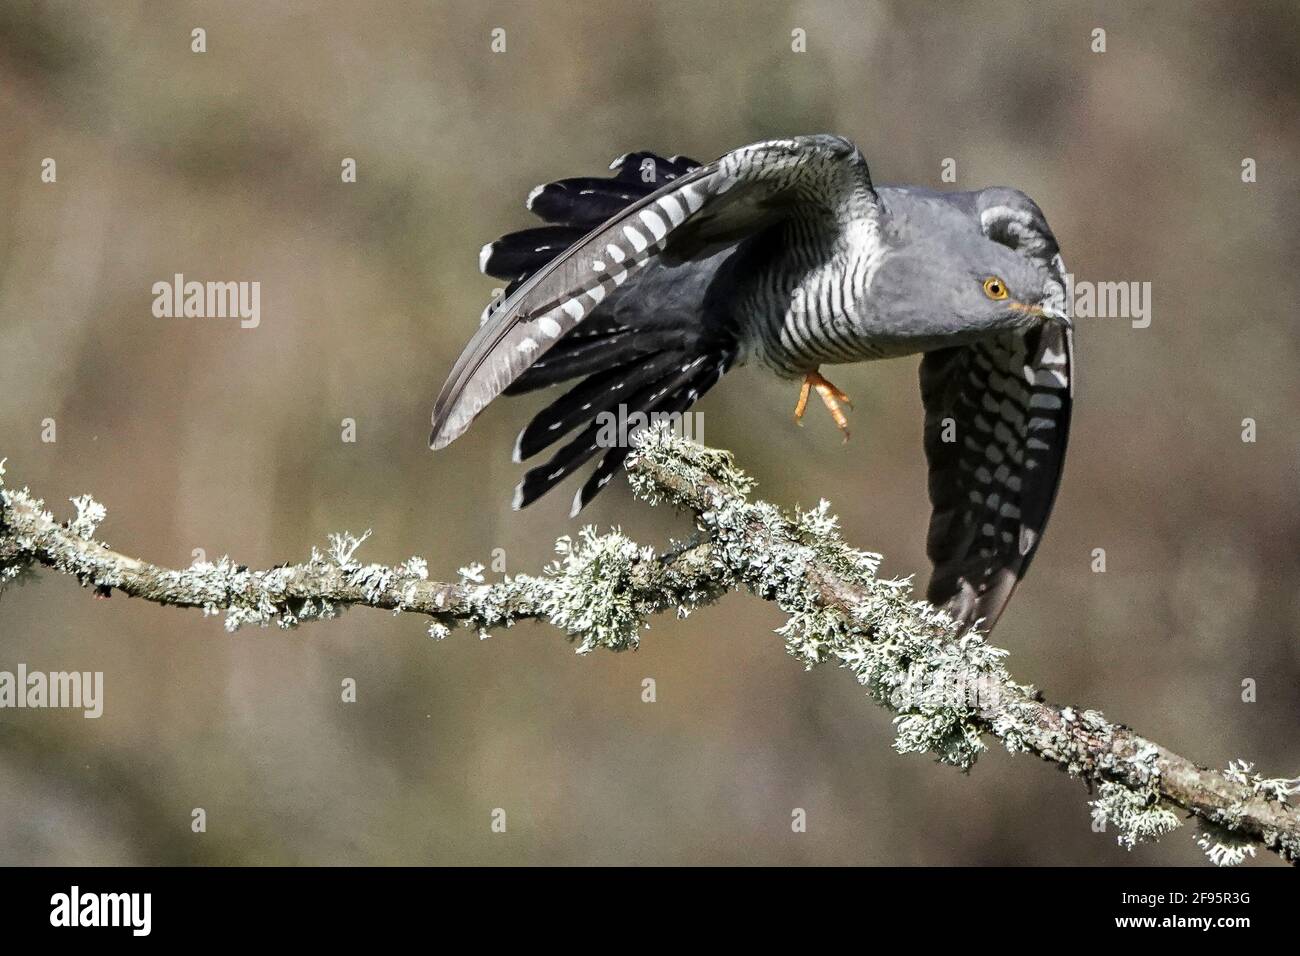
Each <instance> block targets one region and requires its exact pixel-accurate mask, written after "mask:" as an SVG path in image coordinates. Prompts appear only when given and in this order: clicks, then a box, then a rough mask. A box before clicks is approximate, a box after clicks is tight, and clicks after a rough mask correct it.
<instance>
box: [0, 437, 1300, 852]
mask: <svg viewBox="0 0 1300 956" xmlns="http://www.w3.org/2000/svg"><path fill="white" fill-rule="evenodd" d="M628 472H629V475H630V477H631V480H632V486H633V489H634V491H635V492H636V493H637V495H638V496H640V497H641V498H643V499H645V500H647V501H649V502H651V503H652V504H654V503H660V502H665V503H669V504H672V505H674V506H675V507H678V508H681V509H684V510H687V511H689V512H691V513H692V514H693V515H694V517H695V524H696V527H697V534H696V535H695V537H694V538H693V539H692V540H691V541H690V542H688V543H685V544H682V545H679V546H676V547H674V548H673V549H671V550H669V551H668V552H666V553H664V554H656V553H655V552H654V551H653V550H652V549H650V548H644V547H641V546H638V545H637V544H635V543H634V542H632V541H630V540H629V539H628V538H626V537H625V536H624V535H622V534H621V533H620V532H618V531H612V532H609V533H607V534H604V535H597V534H596V533H595V532H594V531H592V530H591V529H584V531H583V532H582V534H581V535H580V536H579V539H578V540H577V541H573V540H571V539H569V538H562V539H560V541H559V542H557V546H556V549H557V552H558V555H559V557H558V559H557V561H556V562H554V563H553V564H552V565H551V566H549V567H548V568H547V569H546V570H545V572H544V573H543V574H542V575H540V576H529V575H518V576H515V577H513V578H506V579H504V580H502V581H499V582H496V583H492V584H488V583H485V582H484V581H483V576H482V571H483V568H482V566H481V565H471V566H469V567H467V568H462V569H461V580H459V581H457V582H454V583H440V582H434V581H429V580H428V579H427V570H426V565H425V562H424V561H423V560H422V559H420V558H411V559H409V560H408V561H406V562H404V563H402V564H400V565H396V566H392V567H389V566H384V565H378V564H367V565H363V564H361V563H360V562H358V561H357V560H356V559H355V557H354V553H355V551H356V549H357V548H358V547H359V545H360V544H361V543H362V541H364V540H365V537H366V536H365V535H362V536H361V537H355V536H353V535H348V534H341V535H334V536H332V537H331V540H330V545H329V547H328V548H327V550H326V553H324V554H322V553H320V552H319V551H316V550H315V549H313V552H312V554H311V556H310V558H309V559H308V560H307V561H306V562H304V563H302V564H298V565H287V566H283V567H278V568H271V569H268V570H264V571H253V570H249V569H247V568H244V567H242V566H240V565H237V564H235V563H233V562H231V561H230V560H229V559H227V558H223V559H222V560H220V561H218V562H215V563H211V562H203V563H197V564H195V565H193V566H191V567H190V568H186V569H180V570H174V569H167V568H162V567H158V566H157V565H153V564H148V563H146V562H143V561H140V560H137V559H135V558H131V557H128V556H126V555H123V554H119V553H118V552H115V551H112V550H110V549H108V548H107V547H106V546H105V545H103V544H101V543H99V542H98V541H96V540H95V539H94V533H95V528H96V526H97V524H98V523H99V522H100V521H101V520H102V519H103V517H104V509H103V508H102V507H101V506H100V505H98V504H97V503H95V502H94V501H92V500H91V499H89V498H87V497H83V498H78V499H74V501H73V503H74V505H75V506H76V508H77V516H76V517H75V518H73V519H72V520H70V521H68V522H64V523H60V522H58V521H57V520H56V519H55V518H54V517H53V516H52V515H51V514H50V513H49V512H48V511H46V510H45V508H44V505H43V503H42V502H40V501H39V500H37V499H35V498H33V497H32V496H31V495H30V493H28V492H27V491H26V489H24V490H22V491H18V490H11V489H7V488H4V487H3V486H0V505H2V507H0V588H2V587H3V586H4V584H5V583H7V582H8V581H10V580H12V579H14V578H17V577H19V576H20V575H21V574H22V573H23V572H24V571H26V570H27V569H28V568H30V567H31V566H33V565H41V566H44V567H47V568H51V569H54V570H57V571H59V572H61V573H66V574H70V575H73V576H75V577H76V578H77V579H78V580H80V581H81V583H82V584H83V585H85V586H88V587H94V588H96V589H97V590H100V591H108V590H118V591H121V592H123V593H125V594H128V595H131V596H133V597H140V598H144V599H145V600H148V601H153V602H155V603H158V604H169V605H175V606H179V607H197V608H202V609H203V610H204V612H205V613H220V612H224V613H225V614H226V626H227V628H228V629H231V630H234V629H235V628H237V627H239V626H241V625H244V624H250V623H255V624H260V625H264V626H265V625H268V624H271V623H275V624H278V625H280V626H284V627H292V626H295V625H297V624H300V623H303V622H305V621H308V620H313V619H318V618H329V617H334V616H336V615H337V614H338V613H339V612H340V611H341V610H343V609H345V608H347V607H350V606H354V605H361V606H366V607H374V608H382V609H385V610H390V611H394V612H408V613H409V612H415V613H419V614H424V615H428V616H429V617H431V618H432V619H433V623H432V625H431V626H430V633H432V634H433V635H434V636H437V637H442V636H445V635H446V634H447V633H449V627H450V626H451V625H455V624H462V625H467V626H471V627H475V628H478V629H480V630H487V629H491V628H497V627H509V626H511V625H512V624H514V623H515V622H517V621H522V620H541V621H546V622H548V623H550V624H553V625H555V626H556V627H558V628H560V629H561V630H563V631H564V632H565V633H566V634H568V635H569V636H570V638H571V639H573V640H575V641H577V642H578V650H579V651H580V652H586V651H589V650H592V649H594V648H596V647H608V648H612V649H615V650H621V649H624V648H627V647H632V646H635V644H636V643H637V640H638V636H639V633H640V630H641V629H642V628H643V627H644V626H645V623H646V621H647V619H648V618H649V617H650V616H652V615H655V614H658V613H661V612H664V611H668V610H675V611H676V612H677V613H678V614H681V615H685V614H688V613H690V611H691V610H693V609H695V608H697V607H700V606H702V605H704V604H708V603H711V602H713V601H715V600H716V599H717V598H718V597H719V596H720V595H722V594H723V593H726V592H727V591H730V590H735V589H740V588H743V589H746V590H749V591H751V592H752V593H754V594H756V595H758V596H759V597H762V598H764V599H766V600H770V601H774V602H775V603H776V604H778V605H779V606H780V607H781V608H782V610H784V611H785V612H786V613H787V614H789V615H790V617H789V620H788V621H787V623H786V625H785V626H784V627H783V628H781V630H780V633H781V634H782V636H784V638H785V640H786V646H787V649H788V650H789V651H790V653H791V654H793V655H794V656H795V657H797V658H799V659H800V660H801V661H803V662H804V663H805V665H807V666H809V667H811V666H813V665H815V664H819V663H823V662H828V661H829V662H833V663H835V664H836V665H838V666H841V667H844V668H847V669H848V670H850V671H852V672H853V673H854V675H855V676H856V677H857V679H858V681H859V682H860V683H861V684H863V685H864V686H865V687H866V688H867V691H868V692H869V693H870V694H871V696H872V697H873V698H875V699H876V700H877V701H879V702H880V703H882V704H883V705H885V706H886V707H889V708H890V709H892V710H893V711H895V712H896V714H897V716H896V718H895V723H896V725H897V728H898V734H897V739H896V741H895V747H896V748H897V749H898V750H899V751H902V752H929V753H932V754H934V755H935V756H936V757H937V758H938V759H939V760H941V761H942V762H945V763H950V764H954V765H956V766H958V767H960V768H962V769H969V768H970V767H971V766H972V764H973V763H974V761H975V759H976V757H977V756H978V754H979V753H980V752H981V751H982V750H983V749H985V744H984V742H983V740H984V738H985V737H989V736H991V737H994V738H996V739H997V740H999V741H1000V742H1001V743H1002V744H1003V745H1004V746H1005V747H1006V748H1007V749H1008V750H1010V751H1012V752H1025V753H1033V754H1037V755H1038V756H1039V757H1041V758H1042V759H1043V760H1045V761H1048V762H1050V763H1053V764H1055V765H1057V766H1058V767H1060V768H1061V769H1063V770H1065V771H1066V772H1068V773H1069V774H1071V775H1072V776H1077V777H1079V778H1081V779H1083V780H1085V781H1087V782H1088V783H1089V785H1090V786H1091V785H1096V787H1097V790H1098V793H1097V799H1095V800H1094V801H1093V804H1092V805H1093V813H1094V815H1095V816H1097V817H1099V818H1103V819H1105V820H1106V821H1107V822H1108V823H1111V824H1113V825H1114V826H1116V828H1117V829H1118V831H1119V838H1120V841H1121V842H1122V843H1124V844H1126V845H1128V846H1130V847H1131V846H1132V845H1133V844H1134V843H1136V842H1138V841H1141V840H1148V839H1155V838H1158V837H1159V836H1161V835H1163V834H1164V833H1165V832H1167V831H1169V830H1171V829H1173V828H1174V827H1176V826H1177V825H1178V824H1179V823H1180V814H1179V813H1178V812H1177V811H1179V810H1181V811H1183V812H1184V813H1185V814H1190V815H1192V816H1194V817H1195V818H1197V821H1198V824H1199V829H1200V831H1201V834H1200V838H1199V840H1200V843H1201V845H1202V847H1203V848H1204V849H1205V850H1206V852H1207V854H1208V855H1209V856H1210V858H1211V859H1212V860H1213V861H1214V862H1216V863H1220V864H1228V863H1236V862H1240V861H1241V860H1242V859H1243V858H1244V857H1245V856H1246V855H1247V854H1249V855H1254V853H1255V850H1256V848H1257V847H1264V848H1267V849H1269V850H1272V851H1273V852H1275V853H1277V854H1278V855H1280V856H1281V857H1282V858H1283V859H1285V860H1287V861H1289V862H1291V863H1296V862H1300V813H1297V810H1296V808H1295V806H1294V805H1293V804H1291V803H1289V802H1288V797H1290V796H1292V795H1294V794H1295V793H1296V792H1297V790H1300V787H1298V786H1297V783H1296V781H1291V780H1285V779H1265V778H1263V777H1262V776H1261V775H1259V774H1256V773H1253V772H1252V770H1251V767H1250V765H1249V764H1245V763H1241V764H1233V765H1230V766H1229V767H1228V769H1227V770H1221V771H1220V770H1210V769H1207V768H1205V767H1200V766H1197V765H1196V764H1194V763H1192V762H1191V761H1190V760H1188V759H1186V758H1184V757H1181V756H1179V755H1178V754H1176V753H1173V752H1172V751H1170V750H1168V749H1166V748H1164V747H1161V746H1160V745H1159V744H1156V743H1154V742H1153V741H1150V740H1148V739H1146V738H1144V737H1142V736H1140V735H1138V734H1137V733H1135V732H1134V731H1132V730H1130V729H1129V728H1127V727H1124V726H1122V725H1119V724H1114V723H1111V722H1109V721H1107V720H1106V719H1105V718H1104V717H1103V716H1102V715H1101V714H1100V713H1099V712H1097V711H1095V710H1084V709H1078V708H1073V707H1066V706H1058V705H1056V704H1051V703H1048V702H1046V701H1045V700H1043V698H1042V696H1041V695H1040V694H1039V693H1038V692H1037V691H1035V690H1034V688H1033V687H1031V686H1028V685H1021V684H1018V683H1016V682H1015V681H1014V680H1013V679H1012V678H1011V676H1010V674H1009V673H1008V672H1007V671H1006V669H1005V668H1004V666H1003V663H1002V661H1003V659H1004V658H1005V656H1006V652H1005V651H1002V650H1000V649H998V648H995V647H992V646H991V645H989V644H987V643H986V642H985V641H984V639H983V638H982V637H981V636H980V635H979V634H977V633H975V632H967V633H961V632H960V631H959V629H958V628H957V627H956V626H955V625H954V624H953V623H952V622H951V621H950V620H949V619H948V618H947V617H946V616H945V615H944V614H943V613H941V612H939V611H937V610H936V609H934V608H933V607H931V606H930V605H928V604H926V603H924V602H920V601H916V600H914V599H913V597H912V594H911V589H910V587H909V585H908V584H907V583H906V582H902V581H890V580H883V579H880V578H878V577H876V570H877V567H878V565H879V556H878V555H874V554H869V553H866V552H862V551H857V550H855V549H853V548H850V547H848V546H847V545H846V544H845V543H844V542H843V541H842V539H841V538H840V535H839V532H838V528H837V524H836V519H835V518H834V517H833V516H831V515H830V514H829V513H828V510H827V505H826V503H825V502H822V503H821V505H820V506H819V507H818V508H816V509H814V510H812V511H808V512H796V513H795V514H794V515H786V514H783V513H782V512H781V511H779V510H778V509H777V508H776V507H774V506H773V505H770V504H768V503H766V502H761V501H758V502H751V501H750V500H749V497H748V495H749V492H750V491H751V483H750V482H749V480H748V479H747V478H746V477H745V476H744V475H743V474H742V473H741V472H740V471H739V470H738V469H736V467H735V466H734V464H733V462H732V459H731V456H730V455H729V454H727V453H725V452H719V451H715V450H712V449H707V448H703V447H701V446H699V445H695V444H693V443H691V442H688V441H685V440H682V439H680V438H676V437H674V436H673V435H671V433H669V432H668V431H666V430H663V429H660V430H657V431H654V432H651V433H650V434H649V435H648V436H647V439H646V440H645V441H644V442H643V443H642V445H641V447H640V448H639V449H638V450H637V452H636V453H635V454H634V455H633V456H632V457H631V458H630V459H629V461H628ZM2 475H3V469H2V468H0V476H2Z"/></svg>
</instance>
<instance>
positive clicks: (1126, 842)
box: [1090, 781, 1182, 850]
mask: <svg viewBox="0 0 1300 956" xmlns="http://www.w3.org/2000/svg"><path fill="white" fill-rule="evenodd" d="M1090 805H1091V806H1092V808H1093V816H1094V817H1095V818H1098V819H1101V820H1104V821H1105V822H1106V823H1108V824H1110V825H1112V826H1114V827H1115V829H1116V830H1118V831H1119V832H1118V834H1117V836H1116V839H1117V840H1118V842H1119V845H1120V846H1122V847H1124V848H1125V849H1128V850H1131V849H1133V847H1135V846H1136V845H1137V844H1139V843H1146V842H1149V841H1153V840H1158V839H1160V838H1161V837H1162V836H1164V835H1165V834H1166V833H1169V832H1170V831H1171V830H1175V829H1177V827H1178V825H1179V824H1180V823H1181V822H1182V821H1181V820H1180V819H1179V817H1178V814H1177V813H1175V812H1174V811H1173V810H1171V809H1169V808H1168V807H1167V806H1165V805H1164V804H1163V803H1162V802H1161V800H1160V794H1159V793H1157V792H1156V791H1155V790H1148V789H1142V790H1134V789H1130V788H1129V787H1126V786H1123V785H1122V784H1118V783H1114V782H1111V781H1106V782H1104V783H1102V784H1101V785H1100V786H1098V788H1097V799H1096V800H1092V801H1090Z"/></svg>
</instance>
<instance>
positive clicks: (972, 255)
mask: <svg viewBox="0 0 1300 956" xmlns="http://www.w3.org/2000/svg"><path fill="white" fill-rule="evenodd" d="M1005 192H1007V193H1011V192H1012V191H1011V190H1006V191H1005ZM985 193H988V194H991V195H990V196H988V198H987V200H986V201H987V202H988V203H989V206H988V211H987V212H986V213H985V214H984V215H983V216H982V217H981V218H974V217H971V216H970V215H969V214H965V213H962V212H959V211H958V210H957V209H955V208H954V207H953V206H952V205H951V204H948V203H944V202H936V201H930V200H928V199H922V200H920V201H919V202H918V203H917V204H916V205H913V206H910V207H909V208H907V209H906V211H905V213H904V216H905V219H904V226H903V228H901V229H900V230H899V232H898V233H897V235H896V236H895V243H894V244H893V248H892V250H891V251H890V253H889V254H888V255H887V256H886V257H885V258H884V260H883V261H882V263H881V265H880V268H879V270H878V272H877V274H876V276H875V278H874V280H873V282H872V290H871V291H872V295H873V297H874V298H875V300H876V302H877V303H878V304H879V306H880V312H881V313H882V314H883V318H884V319H885V321H886V323H887V324H888V325H891V326H893V327H895V328H902V329H906V330H908V331H909V332H910V333H911V334H913V335H919V336H930V335H934V336H936V337H941V336H945V335H946V336H952V335H954V334H956V335H961V334H962V333H970V334H971V335H972V336H978V335H982V334H987V333H989V332H998V331H1006V330H1011V329H1019V328H1027V327H1031V326H1033V325H1036V324H1039V323H1041V322H1044V321H1059V322H1062V323H1065V324H1068V323H1069V318H1068V316H1067V312H1066V308H1065V306H1066V302H1065V289H1064V287H1063V285H1062V282H1061V277H1060V276H1059V275H1057V274H1056V273H1055V270H1054V269H1053V266H1052V264H1051V263H1052V259H1053V256H1052V255H1049V254H1048V253H1054V252H1055V239H1054V238H1052V236H1051V233H1050V231H1047V229H1046V223H1042V224H1041V227H1040V228H1035V227H1036V225H1037V222H1036V220H1034V219H1030V218H1028V217H1027V215H1025V216H1023V217H1022V212H1021V211H1020V210H1018V209H1015V210H1013V209H1012V208H1011V207H1010V206H1009V205H1007V203H1008V202H1009V199H1008V198H1007V197H1004V196H1002V195H1001V192H999V191H994V190H986V191H985ZM979 195H980V197H981V198H983V194H979ZM1015 195H1017V196H1020V195H1022V194H1018V193H1017V194H1015ZM1025 201H1026V202H1030V201H1029V200H1028V199H1027V198H1026V199H1025ZM1031 205H1032V203H1031ZM1033 209H1034V211H1035V212H1037V207H1036V206H1034V207H1033ZM897 211H899V210H896V213H897ZM978 211H979V210H978V209H977V212H978ZM1022 218H1024V219H1025V221H1026V222H1028V225H1025V223H1024V222H1022V221H1021V219H1022ZM1037 218H1038V219H1039V220H1041V213H1039V214H1038V217H1037ZM1008 223H1010V225H1008ZM1013 227H1014V228H1013Z"/></svg>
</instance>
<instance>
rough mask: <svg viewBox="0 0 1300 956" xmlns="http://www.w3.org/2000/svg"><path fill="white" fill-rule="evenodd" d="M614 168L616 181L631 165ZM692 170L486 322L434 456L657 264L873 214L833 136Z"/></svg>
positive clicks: (592, 236)
mask: <svg viewBox="0 0 1300 956" xmlns="http://www.w3.org/2000/svg"><path fill="white" fill-rule="evenodd" d="M629 159H630V157H629ZM619 165H620V175H621V174H622V171H623V170H627V169H628V168H629V167H630V166H631V163H630V162H627V161H624V162H623V163H622V164H619ZM685 168H686V167H685V162H684V161H683V162H682V164H681V166H679V167H676V168H674V169H673V170H672V171H673V173H674V178H672V179H669V180H668V181H667V182H666V183H664V185H662V186H660V187H659V188H658V189H656V190H655V191H654V192H652V193H650V194H649V195H648V196H644V197H643V198H641V199H639V200H637V201H636V202H634V203H632V205H630V206H628V207H627V208H626V209H624V210H622V211H621V212H619V213H618V214H617V215H616V216H614V217H613V218H612V219H610V220H608V221H607V222H605V223H604V224H602V225H600V226H598V227H596V228H595V229H593V230H591V231H590V232H589V233H587V234H586V235H585V236H584V237H582V238H581V239H579V240H578V241H576V242H574V243H573V244H572V245H571V246H570V247H569V248H568V249H567V250H566V251H565V252H563V253H562V254H560V255H558V256H556V257H555V258H554V259H552V260H551V261H550V262H548V263H547V264H546V265H545V266H544V267H542V268H540V269H539V270H538V271H537V272H535V273H534V274H532V275H531V276H529V278H528V279H526V280H525V281H524V282H522V283H521V284H520V285H519V286H518V287H517V288H515V289H514V290H513V291H512V292H511V293H510V294H509V295H508V296H506V297H505V299H504V300H503V301H502V302H501V303H500V305H499V306H497V307H495V308H492V309H490V310H489V312H488V313H487V318H486V321H485V322H484V323H483V325H482V326H481V327H480V328H479V330H478V332H477V334H475V336H474V338H473V339H471V341H470V343H469V345H468V346H467V347H466V349H465V351H464V352H463V353H462V354H461V356H460V358H459V359H458V360H457V362H456V364H455V366H454V367H453V368H452V371H451V375H450V376H449V377H448V379H447V382H446V384H445V385H444V386H443V389H442V392H441V393H440V394H439V396H438V400H437V402H436V403H435V405H434V413H433V433H432V435H431V437H430V444H431V445H432V446H433V447H434V448H443V447H445V446H446V445H448V444H450V443H451V442H452V441H454V440H455V439H456V438H458V437H459V436H460V435H462V434H463V433H464V432H465V430H466V429H467V428H469V425H470V423H471V422H472V421H473V420H474V417H475V416H476V415H478V413H479V412H481V411H482V410H483V409H484V408H485V407H486V406H487V404H488V403H489V402H491V401H492V400H493V399H494V398H496V397H497V396H498V395H499V394H501V392H502V391H503V390H505V389H506V388H507V387H509V386H510V385H511V383H513V382H514V381H515V380H516V379H518V378H519V377H520V376H521V375H523V373H524V372H525V371H526V370H527V369H528V368H529V366H531V365H532V364H533V363H534V362H535V361H537V360H538V359H539V358H541V356H542V355H544V354H545V353H546V352H547V351H548V350H549V349H550V348H552V347H553V346H554V345H555V344H556V343H557V342H558V341H559V340H560V338H561V337H563V336H564V335H565V334H566V333H568V332H569V331H570V330H572V329H573V328H575V327H576V326H577V325H578V324H579V323H580V322H582V320H583V319H584V318H586V317H587V316H588V315H589V314H590V313H591V311H592V310H593V309H594V308H595V307H596V306H597V305H599V304H600V302H601V301H602V300H603V299H604V298H605V297H606V296H607V295H608V294H609V293H610V292H611V291H613V290H614V289H615V288H617V287H618V286H620V285H622V284H623V283H624V282H625V281H627V279H628V277H629V276H630V275H631V274H633V273H634V272H636V271H639V270H640V269H641V268H643V267H644V266H645V265H646V263H647V262H649V261H651V260H652V259H655V258H656V257H658V258H660V259H662V260H663V261H666V262H669V261H679V262H680V261H685V260H688V259H694V258H699V257H702V256H707V255H710V254H712V253H713V252H715V251H717V249H718V248H720V247H724V246H726V245H729V244H732V243H734V242H737V241H739V239H741V238H743V237H744V236H745V235H747V234H753V233H754V232H756V231H758V230H760V229H762V228H765V227H766V226H767V225H769V224H770V223H772V222H774V221H776V220H777V219H779V218H781V217H783V216H786V215H788V214H789V212H790V210H791V209H793V208H795V207H802V208H805V209H807V208H809V207H815V208H821V209H824V210H826V211H829V212H830V213H832V214H840V213H848V214H852V215H861V214H862V213H863V211H864V206H874V203H875V202H876V196H875V192H874V190H873V189H872V188H871V179H870V176H869V175H868V173H867V167H866V162H865V161H864V160H863V159H862V155H861V153H859V152H858V150H857V148H856V147H854V146H853V144H852V143H850V142H848V141H847V140H845V139H842V138H840V137H838V136H801V137H796V138H794V139H788V140H773V141H770V142H765V143H756V144H754V145H752V146H746V147H743V148H741V149H738V150H735V151H733V152H730V153H728V154H726V155H725V156H723V157H722V158H721V159H719V160H717V161H715V162H713V163H710V164H709V165H707V166H701V167H698V168H693V169H690V171H683V172H681V173H680V174H679V175H678V174H677V171H678V169H682V170H684V169H685Z"/></svg>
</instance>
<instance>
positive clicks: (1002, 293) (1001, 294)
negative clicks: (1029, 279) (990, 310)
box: [984, 276, 1007, 299]
mask: <svg viewBox="0 0 1300 956" xmlns="http://www.w3.org/2000/svg"><path fill="white" fill-rule="evenodd" d="M984 294H985V295H986V296H988V297H989V298H990V299H1005V298H1006V297H1007V284H1006V283H1005V282H1003V281H1002V280H1001V279H999V278H998V277H997V276H989V277H988V278H987V279H985V280H984Z"/></svg>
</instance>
